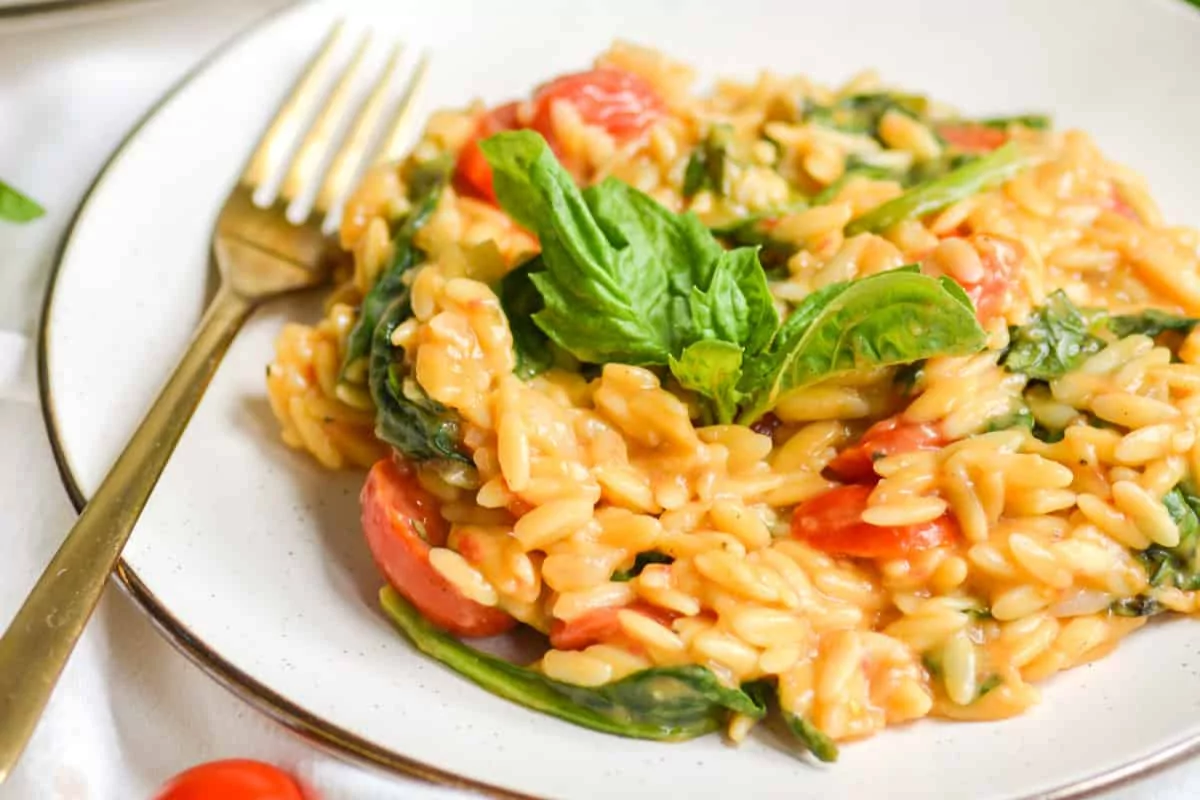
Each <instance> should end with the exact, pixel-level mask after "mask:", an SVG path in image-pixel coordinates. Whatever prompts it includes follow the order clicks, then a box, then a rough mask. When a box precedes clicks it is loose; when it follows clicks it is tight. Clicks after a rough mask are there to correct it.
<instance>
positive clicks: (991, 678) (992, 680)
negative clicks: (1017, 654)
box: [975, 673, 1004, 700]
mask: <svg viewBox="0 0 1200 800" xmlns="http://www.w3.org/2000/svg"><path fill="white" fill-rule="evenodd" d="M1003 684H1004V679H1003V678H1001V677H1000V676H999V675H996V674H995V673H993V674H991V675H988V676H987V677H986V678H984V679H983V680H982V681H981V682H980V684H979V689H978V690H976V692H975V699H976V700H978V699H979V698H981V697H983V696H984V695H986V694H987V693H988V692H990V691H992V690H993V689H996V688H999V687H1000V686H1002V685H1003Z"/></svg>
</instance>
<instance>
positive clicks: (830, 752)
mask: <svg viewBox="0 0 1200 800" xmlns="http://www.w3.org/2000/svg"><path fill="white" fill-rule="evenodd" d="M783 717H784V719H785V720H787V724H788V729H789V730H791V732H792V733H793V734H795V735H796V738H797V739H799V740H800V744H801V745H802V746H803V747H804V749H805V750H807V751H809V752H810V753H812V754H813V755H814V756H816V758H817V760H819V761H824V762H826V763H833V762H834V761H837V760H838V746H837V744H836V743H835V742H834V741H833V739H831V738H829V736H828V735H827V734H826V733H825V732H824V731H822V730H821V729H820V728H818V727H817V726H816V725H813V724H812V723H811V722H809V721H808V720H806V719H805V718H804V717H801V716H798V715H796V714H788V713H787V712H784V715H783Z"/></svg>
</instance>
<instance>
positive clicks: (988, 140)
mask: <svg viewBox="0 0 1200 800" xmlns="http://www.w3.org/2000/svg"><path fill="white" fill-rule="evenodd" d="M937 133H938V136H941V137H942V138H943V139H944V140H945V141H946V143H947V144H948V145H950V146H951V147H953V148H954V149H955V150H958V151H959V152H962V153H990V152H992V151H993V150H995V149H996V148H997V147H1000V146H1001V145H1002V144H1004V143H1005V142H1007V141H1008V134H1007V133H1005V132H1004V131H1002V130H1000V129H999V128H990V127H988V126H987V125H980V124H979V123H977V122H961V123H951V124H947V125H939V126H938V127H937Z"/></svg>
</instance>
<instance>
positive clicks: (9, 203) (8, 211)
mask: <svg viewBox="0 0 1200 800" xmlns="http://www.w3.org/2000/svg"><path fill="white" fill-rule="evenodd" d="M45 213H46V209H44V208H42V207H41V206H40V205H38V203H37V201H36V200H34V199H33V198H32V197H29V196H28V195H25V194H22V193H21V192H19V191H17V189H15V188H14V187H12V186H9V185H8V184H7V183H5V182H4V181H0V219H3V220H8V221H9V222H30V221H31V220H35V219H37V218H38V217H40V216H42V215H43V214H45Z"/></svg>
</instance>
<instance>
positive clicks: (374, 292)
mask: <svg viewBox="0 0 1200 800" xmlns="http://www.w3.org/2000/svg"><path fill="white" fill-rule="evenodd" d="M452 167H453V162H451V161H450V160H449V159H437V160H435V161H431V162H429V163H427V164H421V165H418V166H417V167H415V168H414V169H413V170H412V172H411V174H410V176H409V199H410V201H411V202H412V210H411V211H410V212H409V213H408V215H407V216H406V217H405V218H404V220H403V222H401V224H400V227H399V228H398V229H397V231H396V234H395V235H394V236H393V237H392V251H393V252H392V262H391V263H390V264H389V265H388V266H387V268H386V269H384V270H383V272H382V273H381V274H380V276H379V279H378V280H377V281H376V282H375V285H374V286H372V287H371V289H370V291H368V292H367V294H366V296H365V297H364V298H363V302H362V307H361V308H360V309H359V310H358V320H357V321H356V322H355V323H354V327H353V328H352V329H351V331H350V336H349V338H348V339H347V340H346V354H345V356H343V358H342V375H341V377H342V379H343V380H346V379H347V378H348V373H349V372H352V371H353V367H354V365H355V364H357V363H361V361H360V360H361V359H363V358H365V357H366V356H367V355H368V354H369V353H370V351H371V347H372V345H371V341H372V337H373V336H374V334H375V328H376V326H377V325H378V324H379V319H380V317H381V316H382V315H383V312H384V310H385V309H387V308H388V306H390V305H391V304H392V301H394V300H395V299H396V298H397V297H399V296H400V295H401V294H403V295H405V296H407V294H408V290H407V288H406V286H405V284H404V273H406V272H408V271H409V270H410V269H412V268H413V267H415V266H417V265H418V264H420V263H422V262H423V261H424V260H425V254H424V253H422V252H421V251H420V250H419V249H417V247H416V245H415V244H414V243H413V239H414V238H415V237H416V235H417V231H419V230H420V229H421V228H423V227H425V223H426V222H428V221H429V218H430V217H431V216H433V212H434V210H435V209H436V208H437V204H438V201H439V200H440V199H441V197H442V189H443V188H444V187H445V185H446V182H447V181H448V180H449V178H450V171H451V168H452Z"/></svg>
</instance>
